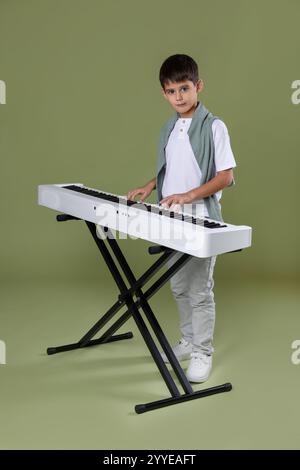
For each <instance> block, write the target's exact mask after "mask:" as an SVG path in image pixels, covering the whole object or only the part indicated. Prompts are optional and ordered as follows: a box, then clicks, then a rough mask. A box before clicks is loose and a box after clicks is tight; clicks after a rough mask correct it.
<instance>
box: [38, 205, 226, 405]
mask: <svg viewBox="0 0 300 470" xmlns="http://www.w3.org/2000/svg"><path fill="white" fill-rule="evenodd" d="M58 217H59V216H58ZM60 217H61V218H60V219H59V218H57V220H61V221H63V220H71V219H74V217H72V216H68V215H66V214H64V215H61V216H60ZM85 222H86V224H87V226H88V228H89V230H90V232H91V234H92V236H93V238H94V241H95V242H96V244H97V246H98V249H99V251H100V253H101V255H102V257H103V258H104V260H105V262H106V264H107V266H108V268H109V270H110V272H111V274H112V276H113V278H114V280H115V282H116V284H117V286H118V288H119V290H120V295H119V298H118V301H117V302H115V303H114V304H113V305H112V307H111V308H110V309H109V310H108V311H107V312H106V313H105V314H104V315H103V316H102V317H101V318H100V319H99V320H98V322H96V323H95V325H93V327H92V328H90V330H89V331H88V332H87V333H86V334H85V335H84V336H83V337H82V338H81V339H80V340H79V341H78V342H77V343H73V344H69V345H64V346H58V347H55V348H48V350H47V352H48V354H54V353H56V352H61V351H68V350H73V349H77V348H82V347H89V346H93V345H96V344H103V343H107V342H112V341H118V340H122V339H127V338H132V336H133V335H132V333H131V332H128V333H124V334H119V335H115V334H114V333H115V332H116V331H117V330H118V329H119V328H120V327H121V326H122V325H123V324H124V323H125V322H126V321H127V320H128V319H129V318H130V317H131V316H132V317H133V319H134V321H135V323H136V325H137V327H138V329H139V331H140V333H141V335H142V336H143V338H144V341H145V343H146V345H147V347H148V349H149V351H150V353H151V355H152V357H153V359H154V361H155V363H156V365H157V367H158V369H159V371H160V373H161V375H162V378H163V379H164V381H165V383H166V385H167V387H168V389H169V391H170V393H171V397H170V398H166V399H163V400H157V401H155V402H151V403H147V404H140V405H136V407H135V411H136V413H138V414H140V413H144V412H146V411H150V410H154V409H157V408H161V407H164V406H169V405H172V404H176V403H180V402H184V401H189V400H193V399H196V398H201V397H204V396H208V395H212V394H216V393H222V392H227V391H230V390H231V389H232V385H231V384H230V383H225V384H223V385H218V386H216V387H211V388H207V389H204V390H200V391H197V392H194V391H193V389H192V387H191V385H190V383H189V382H188V380H187V378H186V376H185V374H184V372H183V370H182V368H181V366H180V364H179V362H178V360H177V358H176V356H175V355H174V352H173V350H172V348H171V346H170V345H169V343H168V341H167V339H166V337H165V335H164V333H163V331H162V329H161V327H160V325H159V323H158V321H157V319H156V317H155V315H154V313H153V311H152V309H151V307H150V305H149V303H148V299H149V298H151V297H152V296H153V295H154V294H155V293H156V292H157V291H158V290H159V289H160V288H161V287H162V286H163V285H164V284H165V283H166V282H167V281H168V280H169V279H170V278H171V277H172V276H173V275H174V274H175V273H176V272H177V271H178V270H179V269H180V268H181V267H182V266H183V265H184V264H185V263H187V262H188V261H189V260H190V259H191V258H192V257H191V256H190V255H187V254H182V256H181V257H180V258H179V259H178V260H177V261H176V262H175V263H174V264H173V265H172V266H171V267H170V268H169V269H168V270H167V271H166V272H165V273H164V274H163V275H162V276H160V278H159V279H158V280H157V281H156V282H154V283H153V284H152V285H151V287H150V288H148V289H147V290H146V291H145V292H143V291H142V287H143V286H144V284H145V283H146V282H148V281H149V280H150V279H151V277H152V276H153V275H154V274H155V273H156V272H158V270H159V269H160V268H161V267H162V266H163V265H164V264H165V263H166V262H167V261H168V259H170V258H171V257H172V256H174V254H175V252H173V251H172V250H168V251H166V252H165V253H164V254H163V255H162V256H161V257H160V258H159V259H158V260H157V261H156V262H155V263H154V264H153V265H152V266H151V267H150V268H149V269H148V270H147V271H146V272H145V273H144V274H143V275H142V276H141V277H140V278H139V279H136V278H135V276H134V274H133V272H132V270H131V268H130V266H129V265H128V263H127V261H126V259H125V257H124V255H123V253H122V251H121V249H120V247H119V245H118V243H117V241H116V240H115V238H114V237H113V235H112V233H111V232H110V231H109V230H108V229H107V228H106V232H107V237H106V238H107V241H108V244H109V246H110V248H111V250H112V251H113V253H114V255H115V257H116V259H117V261H118V263H119V264H120V266H121V268H122V270H123V272H124V274H125V276H126V278H127V280H128V281H129V284H130V287H129V288H128V287H127V286H126V284H125V282H124V280H123V278H122V276H121V274H120V272H119V270H118V268H117V266H116V264H115V262H114V260H113V258H112V256H111V255H110V253H109V251H108V249H107V247H106V245H105V242H104V241H103V240H102V239H100V238H98V236H97V233H96V226H95V225H94V224H92V223H90V222H87V221H85ZM155 251H156V252H159V250H155ZM133 295H135V296H136V299H137V300H136V301H134V299H133ZM124 305H126V306H127V311H125V313H123V315H122V316H121V317H120V318H119V319H118V320H117V321H116V322H115V323H114V324H113V325H112V326H111V327H110V328H108V330H107V331H106V332H105V333H104V334H103V335H102V336H101V337H100V338H98V339H95V340H92V338H93V337H94V336H95V334H96V333H98V332H99V331H100V329H101V328H103V327H104V326H105V325H106V323H107V322H108V321H109V320H110V319H111V318H113V316H114V315H115V314H116V313H117V312H118V311H119V310H120V308H122V307H123V306H124ZM140 308H142V310H143V311H144V313H145V315H146V317H147V319H148V321H149V323H150V325H151V327H152V330H153V332H154V333H155V335H156V337H157V339H158V341H159V343H160V345H161V347H162V348H163V350H164V352H165V354H166V355H167V357H168V359H169V361H170V364H171V366H172V368H173V370H174V372H175V374H176V376H177V378H178V380H179V382H180V384H181V386H182V387H183V390H184V392H185V393H184V394H183V395H181V394H180V392H179V390H178V388H177V386H176V384H175V382H174V380H173V378H172V376H171V374H170V372H169V370H168V368H167V366H166V364H165V363H164V361H163V360H162V357H161V354H160V352H159V350H158V349H157V346H156V344H155V342H154V341H153V338H152V336H151V334H150V331H149V330H148V328H147V325H146V324H145V322H144V320H143V318H142V316H141V314H140V312H139V309H140Z"/></svg>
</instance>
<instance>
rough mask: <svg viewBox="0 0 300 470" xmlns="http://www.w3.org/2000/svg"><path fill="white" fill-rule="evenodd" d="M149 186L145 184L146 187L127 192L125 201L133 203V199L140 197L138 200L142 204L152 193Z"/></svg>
mask: <svg viewBox="0 0 300 470" xmlns="http://www.w3.org/2000/svg"><path fill="white" fill-rule="evenodd" d="M152 189H153V188H152V187H151V185H148V184H146V186H141V187H140V188H136V189H133V190H132V191H128V193H127V199H130V200H131V201H134V198H135V197H136V196H138V195H139V194H140V195H141V197H140V200H141V201H142V202H143V201H144V199H146V198H147V197H148V196H150V194H151V193H152Z"/></svg>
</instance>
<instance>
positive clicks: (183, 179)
mask: <svg viewBox="0 0 300 470" xmlns="http://www.w3.org/2000/svg"><path fill="white" fill-rule="evenodd" d="M191 122H192V118H179V119H177V121H176V123H175V126H174V128H173V130H172V132H171V134H170V136H169V140H168V143H167V146H166V173H165V177H164V181H163V186H162V197H163V198H164V197H167V196H170V195H171V194H179V193H185V192H187V191H190V190H191V189H194V188H196V187H199V186H200V181H201V175H202V173H201V170H200V168H199V165H198V163H197V160H196V158H195V155H194V152H193V149H192V147H191V144H190V139H189V135H188V129H189V127H190V125H191ZM212 133H213V140H214V146H215V170H216V172H218V171H222V170H228V169H229V168H234V167H235V166H236V162H235V159H234V156H233V153H232V150H231V146H230V138H229V134H228V130H227V127H226V125H225V124H224V122H223V121H221V120H220V119H215V120H214V121H213V123H212ZM214 176H215V175H214ZM216 196H217V200H218V201H219V200H220V199H221V197H222V191H218V192H217V193H216ZM195 204H196V214H197V215H199V216H200V215H206V216H208V212H207V209H206V206H205V204H204V200H203V199H200V200H198V201H194V203H193V205H195Z"/></svg>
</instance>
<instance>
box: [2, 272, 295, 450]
mask: <svg viewBox="0 0 300 470" xmlns="http://www.w3.org/2000/svg"><path fill="white" fill-rule="evenodd" d="M2 289H3V291H2V294H1V330H0V339H1V340H2V341H5V344H6V355H7V357H6V364H5V365H4V364H2V365H0V383H1V387H0V413H1V423H2V425H1V429H0V448H1V449H178V450H179V449H266V448H268V449H279V448H280V449H292V448H294V449H297V448H298V449H299V447H300V444H299V442H300V441H299V423H300V407H299V396H300V395H299V390H300V364H299V365H296V364H293V363H292V361H291V356H292V352H293V349H292V346H291V345H292V342H293V341H294V340H296V339H300V315H299V300H300V293H299V288H298V285H297V283H289V282H286V283H284V284H283V283H280V284H279V283H278V284H276V283H275V282H274V283H272V282H266V281H264V282H262V281H261V282H258V281H255V282H254V281H250V280H247V281H245V280H240V284H237V282H236V281H234V282H233V281H230V280H228V279H227V280H225V281H222V280H221V279H220V280H218V281H217V282H216V287H215V299H216V309H217V321H216V330H215V338H214V346H215V354H214V362H213V371H212V374H211V377H210V378H209V380H208V381H207V382H206V384H197V385H195V386H194V389H195V390H200V389H202V388H205V387H211V386H214V385H218V384H222V383H224V382H231V383H232V384H233V390H232V391H231V392H229V393H223V394H219V395H214V396H210V397H205V398H201V399H198V400H193V401H190V402H186V403H182V404H178V405H174V406H169V407H166V408H161V409H158V410H154V411H151V412H149V413H144V414H141V415H137V414H136V413H135V412H134V405H135V404H138V403H145V402H147V401H153V400H158V399H161V398H166V397H168V396H169V394H168V390H167V388H166V386H165V384H164V382H163V381H162V379H161V377H160V374H159V373H158V371H157V369H156V367H155V365H154V363H153V361H152V359H151V357H150V354H149V352H148V350H147V349H146V347H145V345H144V343H143V340H142V339H141V337H140V334H139V332H138V331H137V328H136V327H135V324H134V322H133V320H132V319H130V320H129V322H128V324H127V325H126V326H124V327H123V328H122V330H121V331H123V332H125V331H132V332H133V333H134V337H133V338H132V339H129V340H124V341H119V342H114V343H110V344H106V345H102V346H95V347H92V348H86V349H82V350H75V351H70V352H65V353H61V354H57V355H53V356H47V355H46V352H45V351H46V348H47V347H48V346H56V345H60V344H66V343H69V342H74V341H75V340H76V339H79V338H80V337H81V336H82V335H83V334H84V333H85V331H86V330H87V329H88V328H89V327H90V326H91V325H92V324H93V323H94V322H96V321H97V319H98V318H99V317H100V315H101V313H104V312H105V311H106V310H107V309H108V308H109V307H110V306H111V304H112V302H113V301H114V300H115V296H116V294H117V292H116V289H115V287H114V285H113V284H112V283H110V282H107V283H104V282H101V281H100V283H98V284H97V283H96V282H94V281H86V282H84V283H78V282H75V283H73V284H72V283H66V284H62V283H59V282H49V283H46V282H43V281H42V280H40V281H38V282H37V281H35V282H31V281H29V280H28V281H26V282H16V283H6V284H4V285H3V284H2ZM150 304H151V306H152V308H153V310H154V312H155V313H156V315H157V318H158V320H159V322H160V323H161V325H162V327H163V329H164V331H165V332H166V334H167V336H168V338H169V340H170V342H174V341H176V340H177V338H178V334H179V333H178V316H177V315H178V314H177V311H176V306H175V304H174V301H173V298H172V296H171V293H170V290H169V286H165V287H164V288H163V289H162V290H161V291H160V292H159V293H158V294H157V295H156V296H155V297H153V299H152V300H151V301H150ZM299 356H300V354H299ZM182 365H183V367H184V368H185V367H186V366H187V362H183V363H182Z"/></svg>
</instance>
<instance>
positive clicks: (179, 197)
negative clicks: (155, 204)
mask: <svg viewBox="0 0 300 470" xmlns="http://www.w3.org/2000/svg"><path fill="white" fill-rule="evenodd" d="M191 202H192V196H191V194H190V193H189V192H187V193H180V194H171V196H167V197H164V198H163V199H162V200H161V201H160V202H159V203H160V204H163V205H164V206H165V207H171V206H172V205H173V204H180V205H181V206H183V205H184V204H190V203H191Z"/></svg>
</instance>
